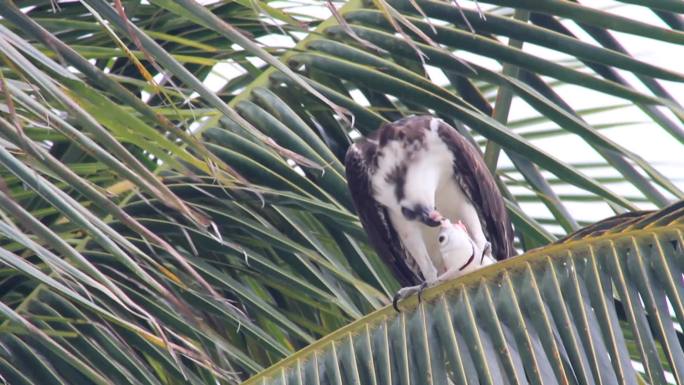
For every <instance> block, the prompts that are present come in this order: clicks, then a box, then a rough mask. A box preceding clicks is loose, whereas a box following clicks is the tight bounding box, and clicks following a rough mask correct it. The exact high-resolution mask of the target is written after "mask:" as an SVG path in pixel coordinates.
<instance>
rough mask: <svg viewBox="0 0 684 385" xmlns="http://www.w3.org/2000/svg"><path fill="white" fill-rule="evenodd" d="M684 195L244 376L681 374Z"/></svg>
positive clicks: (470, 278)
mask: <svg viewBox="0 0 684 385" xmlns="http://www.w3.org/2000/svg"><path fill="white" fill-rule="evenodd" d="M683 231H684V204H681V203H679V204H676V205H674V206H671V207H668V208H667V209H664V210H662V211H659V212H654V213H640V214H636V215H629V216H625V217H621V218H616V219H613V220H611V221H608V222H605V223H602V224H600V225H597V226H594V227H593V228H592V229H587V230H586V231H584V232H582V233H578V234H576V235H574V236H571V237H569V238H568V239H566V240H563V241H560V242H557V243H554V244H552V245H549V246H546V247H542V248H539V249H535V250H532V251H529V252H528V253H526V254H524V255H522V256H520V257H516V258H513V259H510V260H506V261H504V262H501V263H497V264H495V265H492V266H490V267H487V268H485V269H481V270H479V271H476V272H474V273H472V274H468V275H466V276H464V277H462V278H459V279H456V280H453V281H451V282H448V283H445V284H442V285H440V286H437V287H434V288H431V289H430V290H428V291H426V292H425V294H424V296H423V301H422V302H419V301H418V300H417V299H416V298H415V297H414V298H412V299H411V300H409V301H406V302H405V303H404V304H403V305H404V306H403V309H402V312H401V313H396V312H395V311H394V310H393V309H392V308H390V307H386V308H384V309H381V310H378V311H376V312H374V313H371V314H369V315H367V316H365V317H363V318H361V319H359V320H356V321H355V322H353V323H352V324H350V325H348V326H345V327H344V328H341V329H340V330H337V331H335V332H334V333H331V334H329V335H327V336H326V337H325V338H323V339H321V340H319V341H317V342H316V343H314V344H312V345H310V346H308V347H307V348H305V349H303V350H301V351H299V352H297V353H295V354H293V355H291V356H289V357H288V358H286V359H285V360H283V361H281V362H279V363H278V364H276V365H273V366H272V367H270V368H269V369H267V370H265V371H263V372H261V373H260V374H259V375H257V376H254V377H252V378H251V379H249V380H248V381H246V382H245V383H244V384H245V385H248V384H312V383H316V384H392V383H420V384H446V383H449V382H450V380H451V381H453V383H463V384H466V383H468V384H469V383H485V384H504V383H528V382H529V383H533V384H542V383H544V384H546V383H559V384H562V383H566V384H567V383H570V384H575V383H578V384H593V383H608V384H637V383H641V382H643V381H645V382H647V383H661V384H665V383H681V382H682V380H684V366H683V364H684V335H683V334H682V329H681V325H682V324H683V321H684V307H683V304H684V291H682V287H683V286H682V273H683V272H684V270H683V269H684V252H683V249H682V246H683V245H684V243H683V242H684V238H683V237H682V234H683Z"/></svg>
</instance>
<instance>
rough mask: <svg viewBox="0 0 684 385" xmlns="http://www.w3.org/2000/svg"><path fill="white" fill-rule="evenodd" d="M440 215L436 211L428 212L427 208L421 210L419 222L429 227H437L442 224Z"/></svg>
mask: <svg viewBox="0 0 684 385" xmlns="http://www.w3.org/2000/svg"><path fill="white" fill-rule="evenodd" d="M442 219H443V217H442V214H440V213H439V211H437V210H434V209H433V210H429V209H427V208H425V209H423V210H421V213H420V221H421V222H423V223H424V224H426V225H428V226H430V227H437V226H439V225H440V224H441V223H442Z"/></svg>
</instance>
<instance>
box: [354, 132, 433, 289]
mask: <svg viewBox="0 0 684 385" xmlns="http://www.w3.org/2000/svg"><path fill="white" fill-rule="evenodd" d="M370 146H373V147H374V145H373V144H372V143H369V142H361V143H358V144H357V145H354V146H352V147H350V148H349V150H348V151H347V155H346V157H345V168H346V174H347V183H348V184H349V190H350V191H351V195H352V199H353V201H354V206H355V207H356V211H357V212H358V214H359V219H360V220H361V223H362V224H363V228H364V229H365V230H366V233H367V234H368V240H369V241H370V243H371V245H372V246H373V247H374V248H375V251H376V252H377V253H378V255H379V256H380V258H382V259H383V261H384V262H385V264H387V266H389V267H390V268H391V269H392V270H393V271H394V276H395V277H396V278H397V280H399V282H400V283H401V285H402V286H412V285H417V284H419V283H420V282H421V280H420V279H419V277H418V276H417V275H416V273H414V272H413V271H412V269H411V268H410V267H409V266H408V265H407V264H406V255H405V251H404V248H403V247H402V246H401V242H400V240H399V236H398V235H397V233H396V232H395V231H394V228H393V227H392V226H391V223H390V219H389V216H388V214H387V209H386V208H385V207H383V206H381V205H380V204H379V203H377V202H376V200H375V198H373V193H372V191H373V190H372V186H371V182H370V179H369V178H368V164H367V163H366V161H365V160H364V158H365V159H371V158H372V157H370V156H367V155H366V156H364V154H368V152H374V150H375V149H374V148H369V147H370Z"/></svg>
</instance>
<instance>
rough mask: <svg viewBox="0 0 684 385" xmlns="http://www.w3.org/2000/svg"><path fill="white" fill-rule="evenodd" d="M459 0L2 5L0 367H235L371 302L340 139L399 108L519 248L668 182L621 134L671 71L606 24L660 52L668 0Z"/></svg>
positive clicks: (675, 28)
mask: <svg viewBox="0 0 684 385" xmlns="http://www.w3.org/2000/svg"><path fill="white" fill-rule="evenodd" d="M461 3H463V4H461V6H462V8H460V9H459V7H457V6H455V5H454V4H453V3H451V2H442V1H427V0H419V1H416V2H413V1H403V0H397V1H386V0H374V1H371V2H363V1H359V0H352V1H349V2H345V3H335V2H318V1H305V2H296V1H293V2H283V1H261V0H239V1H213V2H210V1H205V2H202V3H197V2H195V1H194V0H179V1H168V0H149V1H124V0H115V1H105V0H83V1H57V0H52V1H48V0H44V1H40V0H27V1H9V0H0V16H2V19H0V58H1V59H2V61H1V62H0V75H1V77H0V85H1V86H2V87H1V89H2V93H0V165H1V166H0V242H1V246H2V247H1V248H0V373H2V378H1V379H2V380H4V381H6V382H8V383H11V384H52V383H55V384H74V383H78V384H90V383H94V384H111V383H115V384H176V383H193V384H216V383H227V384H230V383H239V382H240V381H242V380H244V379H245V378H247V377H249V376H251V375H253V374H255V373H257V372H259V371H260V370H262V369H263V368H265V367H267V366H269V365H271V364H272V363H274V362H277V361H278V360H280V359H282V358H284V357H287V356H288V355H290V354H291V353H293V352H294V351H296V350H297V349H300V348H302V347H304V346H306V345H308V344H309V343H311V342H313V341H315V340H316V339H318V338H319V337H321V336H325V335H327V334H328V333H330V332H332V331H334V330H336V329H338V328H339V327H341V326H343V325H345V324H347V323H349V322H350V321H352V320H354V319H357V318H359V317H361V316H362V315H364V314H367V313H369V312H371V311H373V310H375V309H378V308H380V307H382V306H384V305H385V304H386V303H387V300H388V296H390V295H391V294H393V292H394V291H395V290H396V289H397V288H398V284H397V282H396V281H395V279H394V278H393V277H392V276H391V273H390V270H389V269H388V268H387V267H386V266H384V265H383V264H382V262H381V261H380V259H379V258H378V257H377V256H376V255H375V254H374V253H373V251H372V250H371V249H370V248H369V246H368V245H367V244H366V240H365V235H364V232H363V230H362V228H361V227H360V224H359V222H358V221H357V219H356V216H355V214H354V210H353V207H352V204H351V199H350V196H349V194H348V191H347V187H346V183H345V180H344V176H343V175H344V168H343V165H342V162H341V159H343V156H344V153H345V151H346V149H347V147H348V146H349V144H350V143H351V142H352V141H353V139H354V138H356V137H358V136H359V135H363V134H367V133H369V132H371V131H372V130H374V129H376V128H377V127H379V126H380V125H381V124H383V123H385V122H389V121H392V120H395V119H398V118H400V117H401V116H405V115H409V114H434V115H437V116H439V117H441V118H443V119H445V120H446V121H447V122H449V123H450V124H452V125H454V126H455V127H457V128H458V129H459V131H461V132H462V133H463V134H465V135H466V136H467V137H468V138H469V139H471V140H472V141H473V143H475V144H477V145H479V146H480V148H481V149H482V151H483V155H484V156H485V159H486V160H487V162H488V164H489V165H490V167H491V168H492V171H493V172H495V175H496V177H497V180H498V183H499V187H500V188H501V189H502V191H503V192H504V194H505V196H506V198H507V205H508V208H509V210H510V212H511V215H512V218H513V221H514V225H515V228H516V234H517V242H518V243H517V245H518V247H519V248H520V249H521V250H527V249H531V248H534V247H538V246H542V245H545V244H547V243H549V242H552V241H554V240H556V239H557V238H559V237H562V236H563V235H565V234H566V233H569V232H571V231H574V230H576V229H578V228H579V227H580V226H583V225H585V224H587V223H591V222H593V221H594V220H596V219H598V218H596V213H597V212H599V213H607V214H610V213H621V212H625V211H630V210H638V209H644V208H659V207H664V206H665V205H666V204H667V203H668V202H672V201H674V200H678V199H681V198H682V195H683V194H682V191H681V189H680V187H678V183H679V182H681V181H678V180H676V179H673V178H671V176H672V175H670V177H668V176H666V175H665V173H664V172H663V171H662V169H661V168H660V167H659V165H657V164H654V163H653V162H649V159H644V157H643V156H642V154H641V152H640V151H639V150H640V146H641V145H644V146H645V145H646V144H647V143H648V142H647V141H648V139H649V138H650V137H651V135H653V137H655V136H657V135H661V137H662V136H663V135H664V136H665V137H666V138H667V141H668V143H669V145H674V146H675V148H676V149H679V151H681V144H682V143H684V128H683V125H682V122H683V121H684V109H683V108H682V107H681V105H680V104H679V103H678V101H677V100H676V99H675V98H674V97H673V96H672V95H671V94H670V91H669V88H668V87H669V85H671V84H676V83H681V82H682V81H683V80H684V75H683V74H682V73H681V72H678V71H677V69H676V68H675V69H674V70H673V69H672V68H668V67H667V66H666V65H665V66H660V65H659V64H657V63H656V64H653V63H651V62H648V61H644V60H641V59H640V58H639V55H634V56H632V55H631V54H630V51H628V49H629V48H630V47H627V46H623V45H621V41H620V40H619V39H618V38H616V36H622V35H627V36H635V37H638V38H644V39H650V40H649V41H653V42H654V44H656V43H657V44H659V45H658V47H668V48H667V49H671V52H672V53H671V54H672V55H673V57H674V56H676V55H677V52H680V53H681V51H682V49H681V45H682V44H684V32H682V30H683V27H684V22H683V20H684V19H682V17H681V13H682V12H684V9H683V7H682V6H681V5H680V4H678V3H676V2H661V1H648V0H645V1H639V2H635V3H638V4H639V6H638V8H639V10H640V12H644V13H648V14H649V15H651V16H652V17H653V18H655V19H656V20H657V21H658V23H660V24H659V25H655V24H653V23H645V22H642V21H640V20H639V18H630V17H625V16H621V14H620V12H619V9H620V7H612V6H611V7H605V8H597V7H594V8H591V7H588V6H585V5H582V4H579V3H575V2H565V1H541V2H538V1H506V0H498V1H497V0H493V1H488V2H486V3H485V2H480V4H477V5H476V4H474V3H466V2H461ZM630 3H631V2H630ZM459 4H460V3H459ZM618 5H619V4H618ZM632 7H634V6H632ZM332 10H334V11H332ZM331 11H332V12H331ZM554 55H555V56H554ZM568 90H570V91H571V92H570V91H568ZM569 92H570V93H569ZM602 97H603V99H602ZM587 101H590V102H588V104H589V105H588V106H587ZM597 101H600V102H597ZM604 101H605V102H604ZM494 107H496V108H494ZM511 107H513V108H514V109H516V108H517V109H519V110H522V111H526V112H527V113H526V114H522V115H521V114H510V117H509V111H510V109H511ZM626 111H630V113H629V114H628V113H627V112H626ZM635 111H636V112H635ZM630 114H631V115H630ZM599 115H600V116H604V117H606V116H608V117H609V118H608V119H607V120H604V121H596V120H595V119H594V117H595V116H599ZM631 116H637V118H635V119H632V118H631ZM631 127H638V128H639V130H641V131H640V134H639V138H640V139H639V140H640V141H639V146H637V148H630V147H628V146H626V145H624V144H622V142H621V141H620V140H617V139H616V138H619V137H620V135H621V131H620V130H623V129H625V130H628V129H630V128H631ZM632 132H634V131H632ZM549 138H555V139H560V140H561V141H565V140H568V142H567V143H579V144H576V145H574V144H573V146H576V147H572V146H570V147H571V148H575V149H577V150H571V152H574V153H575V154H574V156H562V157H559V156H556V154H555V152H554V150H549V149H548V148H547V147H545V146H544V143H545V142H544V141H545V140H548V139H549ZM573 141H574V142H573ZM568 146H569V145H568ZM579 149H582V150H581V151H580V150H579ZM586 150H588V151H591V154H592V156H593V158H592V159H595V160H592V161H591V162H587V161H586V158H585V157H583V155H582V154H583V152H582V151H586ZM571 155H572V154H571ZM680 186H681V184H680ZM602 215H603V214H602Z"/></svg>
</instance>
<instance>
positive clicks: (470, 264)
mask: <svg viewBox="0 0 684 385" xmlns="http://www.w3.org/2000/svg"><path fill="white" fill-rule="evenodd" d="M438 241H439V250H440V253H441V254H442V261H443V263H444V269H445V271H444V273H443V274H442V275H441V276H440V277H438V278H437V281H438V282H442V281H445V280H447V279H451V278H456V277H458V276H461V275H463V274H465V273H468V272H470V271H473V270H477V269H478V268H480V267H482V266H486V265H490V264H492V263H494V262H495V260H494V259H492V258H491V257H489V256H487V255H486V252H487V245H485V247H479V246H478V245H477V243H476V242H475V241H473V239H472V238H471V237H470V235H469V234H468V229H467V228H466V226H465V225H464V224H463V222H461V221H457V222H456V223H452V222H451V221H450V220H448V219H445V220H443V221H442V224H441V226H440V231H439V236H438Z"/></svg>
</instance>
